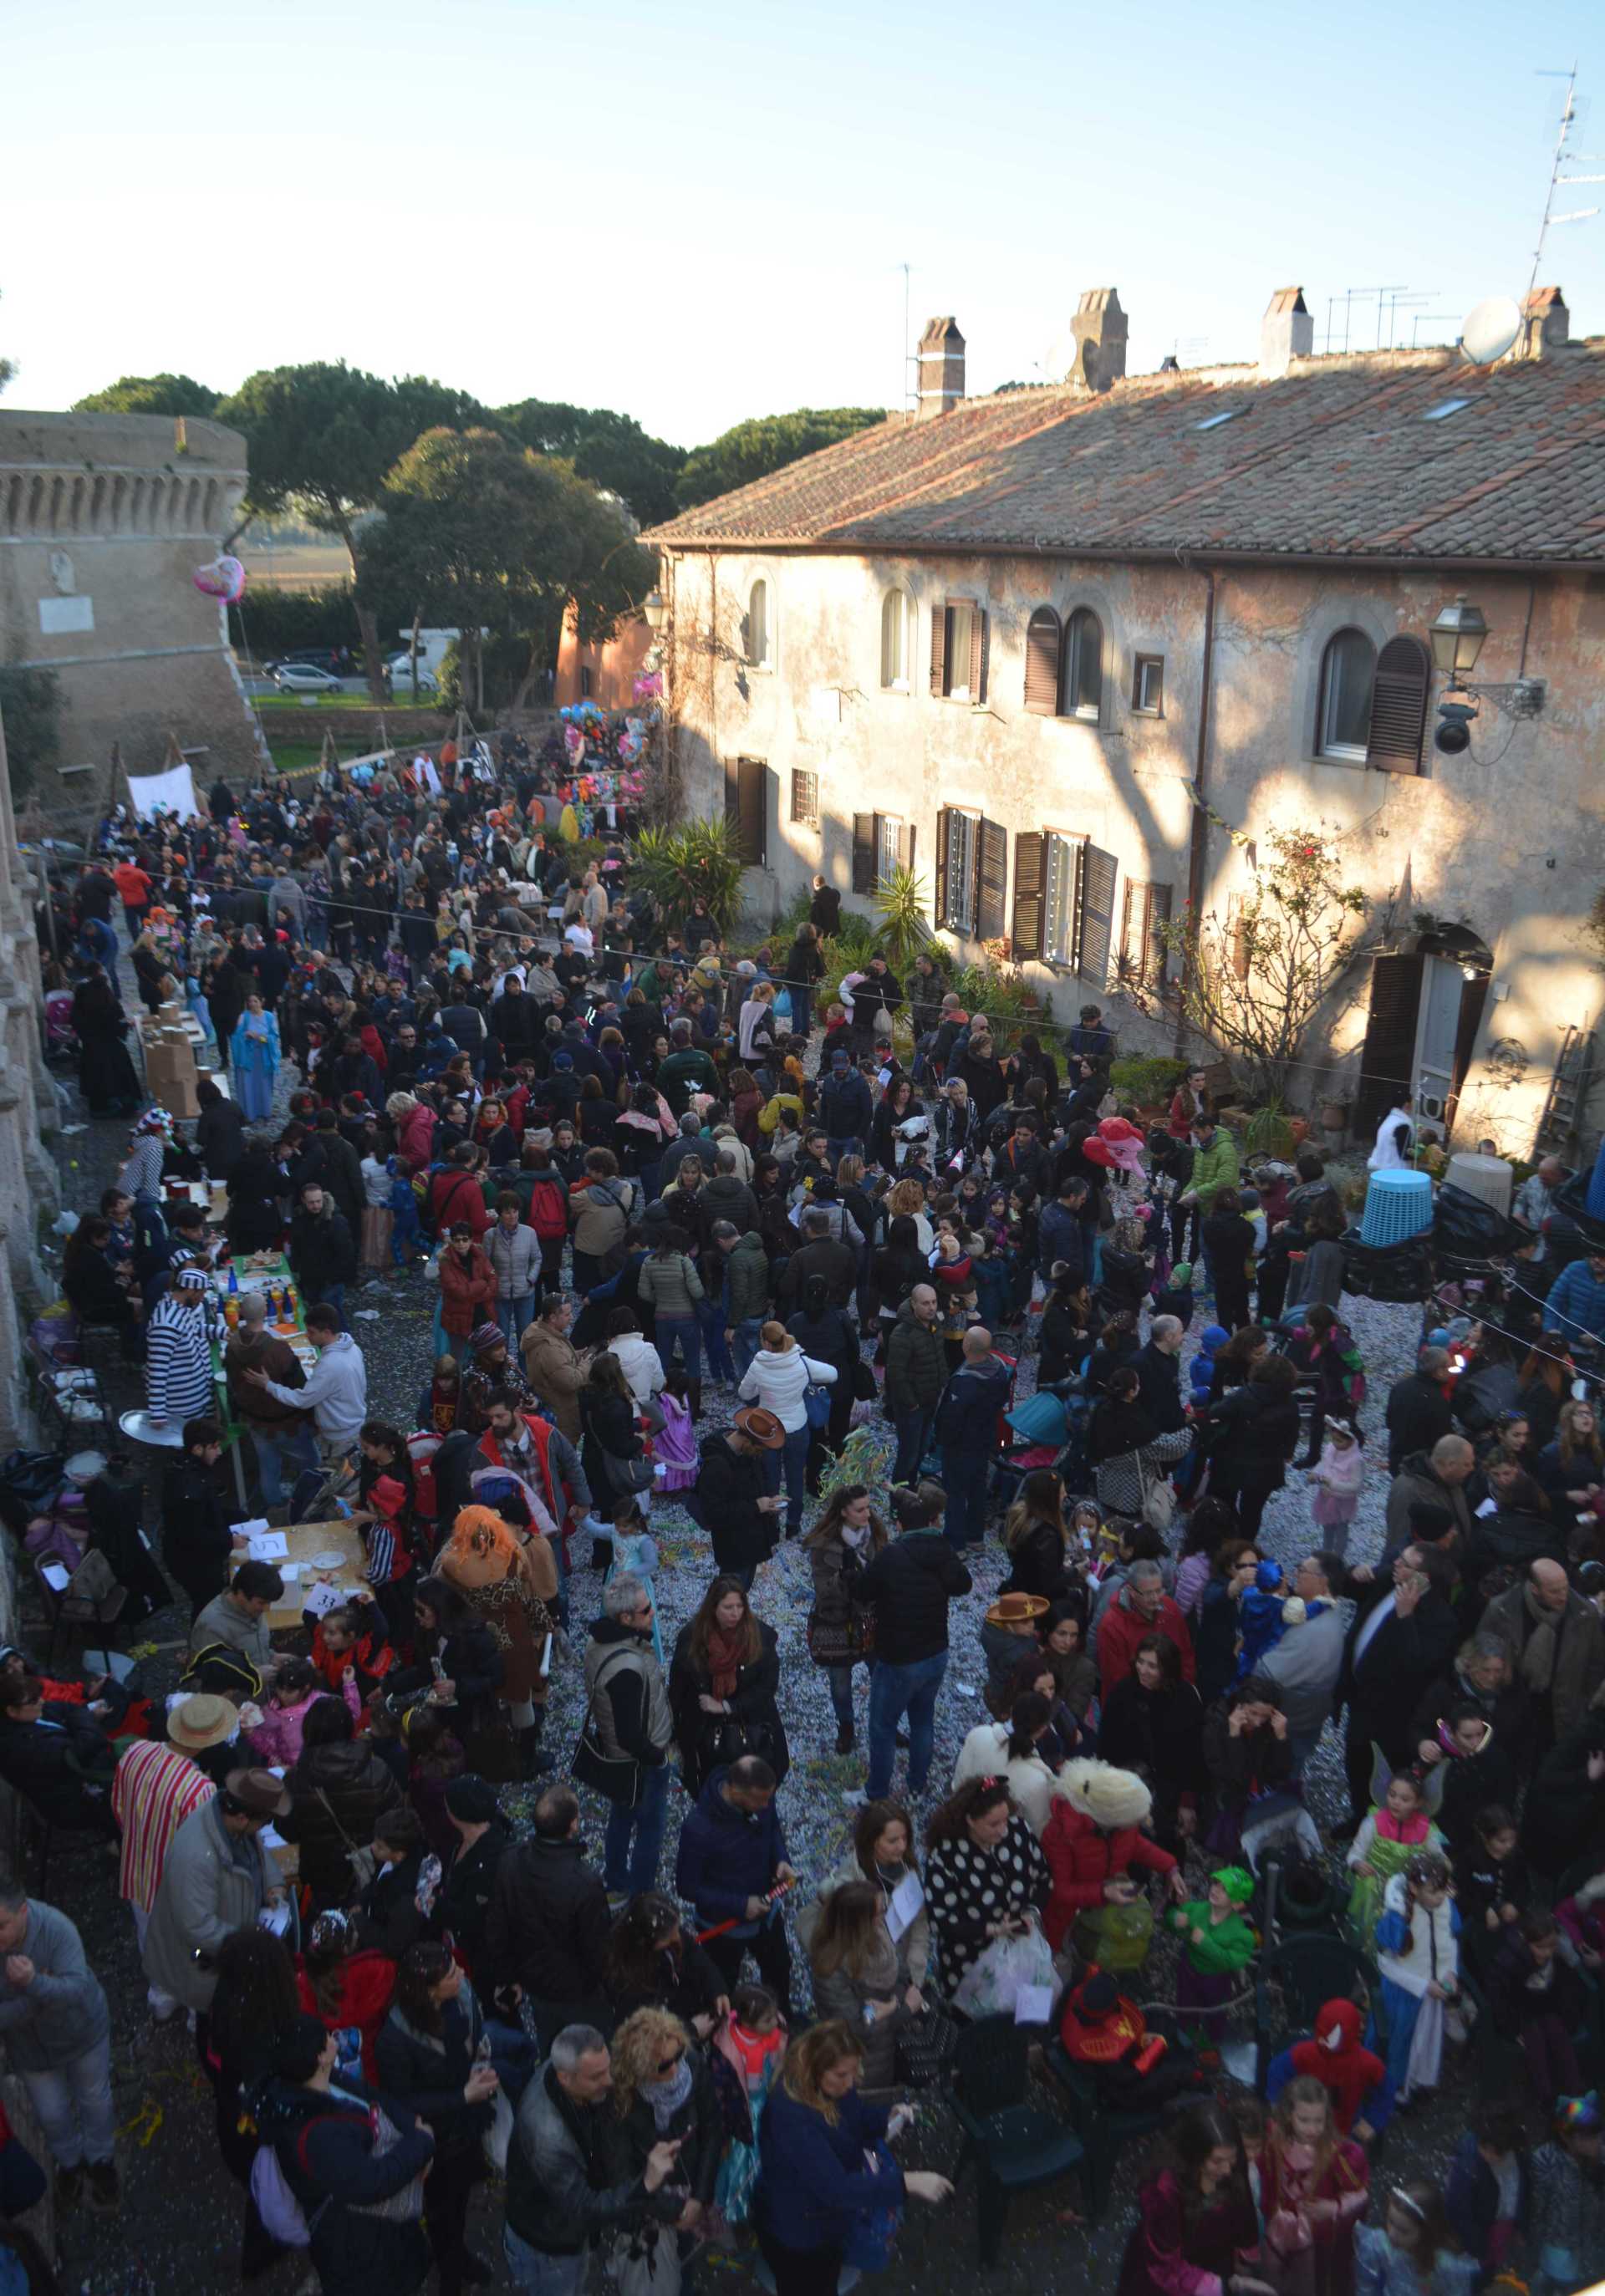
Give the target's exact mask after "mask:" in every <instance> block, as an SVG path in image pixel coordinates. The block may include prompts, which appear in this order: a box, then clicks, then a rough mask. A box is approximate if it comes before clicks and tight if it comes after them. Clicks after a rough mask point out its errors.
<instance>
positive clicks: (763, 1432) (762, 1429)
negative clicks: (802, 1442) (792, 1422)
mask: <svg viewBox="0 0 1605 2296" xmlns="http://www.w3.org/2000/svg"><path fill="white" fill-rule="evenodd" d="M732 1425H734V1426H735V1427H737V1428H738V1429H739V1431H741V1433H742V1434H744V1435H745V1437H746V1439H747V1440H748V1442H749V1443H761V1445H762V1446H763V1448H764V1449H765V1450H766V1451H778V1449H779V1448H780V1446H781V1445H782V1444H783V1443H784V1442H785V1440H786V1430H785V1428H784V1427H783V1426H782V1425H781V1424H780V1422H779V1420H778V1418H777V1416H776V1415H775V1414H774V1413H773V1412H772V1411H765V1409H764V1408H763V1406H762V1405H761V1404H758V1403H749V1404H748V1405H747V1406H746V1407H745V1410H742V1411H738V1412H737V1414H736V1416H735V1419H734V1420H733V1422H732Z"/></svg>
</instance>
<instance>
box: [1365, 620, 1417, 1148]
mask: <svg viewBox="0 0 1605 2296" xmlns="http://www.w3.org/2000/svg"><path fill="white" fill-rule="evenodd" d="M1431 676H1432V665H1431V663H1430V661H1429V660H1428V656H1427V649H1426V647H1425V646H1424V645H1423V644H1421V642H1420V639H1419V638H1407V637H1400V638H1389V639H1388V641H1387V644H1386V645H1385V646H1384V647H1383V649H1382V651H1381V652H1380V653H1379V655H1378V656H1377V676H1376V682H1375V684H1374V685H1372V687H1371V713H1370V738H1369V739H1368V741H1367V742H1366V745H1365V762H1366V764H1367V765H1368V766H1379V767H1381V769H1382V770H1383V772H1384V773H1389V774H1418V773H1420V770H1421V737H1422V734H1424V732H1425V731H1426V726H1427V692H1428V684H1429V682H1430V679H1431ZM1382 1113H1383V1114H1384V1116H1386V1115H1387V1110H1386V1109H1384V1110H1383V1111H1382Z"/></svg>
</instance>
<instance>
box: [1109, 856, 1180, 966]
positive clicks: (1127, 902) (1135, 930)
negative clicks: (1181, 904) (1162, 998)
mask: <svg viewBox="0 0 1605 2296" xmlns="http://www.w3.org/2000/svg"><path fill="white" fill-rule="evenodd" d="M1170 913H1171V889H1170V887H1169V886H1168V885H1141V884H1139V883H1138V882H1137V881H1136V879H1135V878H1133V877H1128V878H1127V879H1126V882H1125V894H1124V897H1123V901H1122V904H1121V922H1120V972H1121V978H1122V979H1123V980H1129V981H1130V982H1132V985H1133V986H1134V987H1136V988H1163V987H1164V985H1165V957H1166V954H1167V952H1166V949H1165V932H1164V927H1165V925H1166V924H1168V923H1169V922H1170Z"/></svg>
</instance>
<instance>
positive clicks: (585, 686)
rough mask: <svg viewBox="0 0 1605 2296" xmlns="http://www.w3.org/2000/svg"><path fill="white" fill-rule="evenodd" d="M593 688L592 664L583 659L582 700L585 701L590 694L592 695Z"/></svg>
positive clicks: (581, 673)
mask: <svg viewBox="0 0 1605 2296" xmlns="http://www.w3.org/2000/svg"><path fill="white" fill-rule="evenodd" d="M591 690H592V688H591V674H590V664H589V663H588V662H585V661H582V662H581V663H580V700H581V701H585V700H587V699H588V697H589V695H590V693H591Z"/></svg>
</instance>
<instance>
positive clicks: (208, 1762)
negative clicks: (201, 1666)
mask: <svg viewBox="0 0 1605 2296" xmlns="http://www.w3.org/2000/svg"><path fill="white" fill-rule="evenodd" d="M239 1727H240V1717H239V1714H238V1711H237V1710H236V1709H235V1706H234V1704H233V1702H231V1701H230V1700H228V1699H226V1698H217V1697H213V1696H211V1695H210V1693H198V1694H196V1695H195V1696H193V1697H190V1698H185V1699H184V1700H182V1701H181V1702H180V1703H179V1704H178V1705H177V1706H175V1707H174V1708H173V1710H172V1711H171V1713H170V1714H169V1716H168V1735H167V1743H166V1744H165V1745H163V1744H162V1743H161V1741H160V1740H159V1739H155V1738H136V1739H135V1740H134V1741H133V1743H131V1744H130V1745H129V1747H128V1750H127V1751H126V1752H125V1753H124V1754H123V1756H122V1758H121V1759H120V1760H119V1763H118V1765H117V1767H116V1769H115V1771H114V1772H113V1773H112V1777H111V1810H112V1815H113V1816H115V1818H116V1819H117V1822H118V1824H119V1825H120V1826H121V1828H122V1854H121V1861H120V1864H119V1869H118V1882H117V1886H118V1889H119V1891H120V1892H121V1894H122V1896H123V1897H124V1898H127V1900H128V1911H129V1912H130V1913H131V1914H132V1915H133V1916H134V1930H135V1934H136V1937H137V1938H138V1939H139V1944H140V1949H141V1951H142V1952H143V1950H144V1941H145V1931H146V1930H147V1928H148V1927H149V1924H150V1919H151V1908H152V1906H153V1905H154V1904H155V1902H156V1892H157V1890H158V1888H159V1887H160V1885H161V1873H162V1867H163V1865H164V1864H165V1862H166V1859H167V1854H168V1851H169V1849H170V1848H171V1846H172V1842H173V1837H174V1836H175V1834H177V1832H178V1829H179V1828H180V1826H182V1825H183V1824H184V1823H185V1819H186V1818H188V1817H190V1816H193V1814H194V1812H195V1811H196V1810H198V1809H200V1808H202V1805H203V1804H204V1803H206V1802H209V1801H210V1800H211V1798H212V1795H213V1794H214V1793H215V1792H217V1779H218V1777H219V1776H220V1775H224V1774H225V1767H226V1764H227V1762H228V1760H229V1756H228V1753H227V1751H226V1749H227V1748H228V1746H229V1745H230V1743H231V1742H232V1741H233V1740H234V1739H235V1737H236V1736H237V1734H238V1732H239ZM148 1998H149V2001H150V2005H151V2013H152V2016H154V2017H156V2018H158V2019H161V2020H165V2019H167V2018H169V2017H171V2016H172V2015H173V2014H174V2013H175V2012H176V2011H177V2007H178V2002H177V1998H176V1997H175V1996H174V1995H173V1994H171V1993H169V1991H168V1989H166V1987H165V1986H161V1985H158V1984H156V1983H154V1982H152V1984H151V1986H150V1987H149V1989H148Z"/></svg>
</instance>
